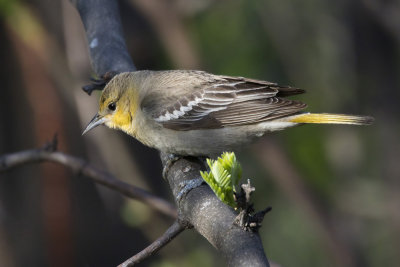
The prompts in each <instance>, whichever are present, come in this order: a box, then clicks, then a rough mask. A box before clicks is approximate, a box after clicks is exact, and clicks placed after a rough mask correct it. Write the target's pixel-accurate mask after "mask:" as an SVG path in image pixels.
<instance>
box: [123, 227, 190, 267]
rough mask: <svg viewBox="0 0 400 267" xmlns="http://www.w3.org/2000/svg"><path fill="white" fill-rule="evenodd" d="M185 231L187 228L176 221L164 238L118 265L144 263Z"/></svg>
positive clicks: (124, 266)
mask: <svg viewBox="0 0 400 267" xmlns="http://www.w3.org/2000/svg"><path fill="white" fill-rule="evenodd" d="M183 230H185V227H184V226H183V225H182V224H180V223H179V221H178V220H176V221H175V222H174V224H172V225H171V227H170V228H168V229H167V231H166V232H165V233H164V234H163V235H162V236H160V237H159V238H157V240H156V241H154V242H153V243H151V244H150V245H149V246H148V247H146V248H145V249H143V250H142V251H140V252H139V253H138V254H136V255H134V256H132V257H131V258H129V259H128V260H126V261H125V262H123V263H121V264H120V265H118V267H129V266H133V265H135V264H137V263H139V262H141V261H143V260H144V259H146V258H148V257H150V256H151V255H153V254H154V253H156V252H157V251H159V250H160V249H161V248H162V247H164V246H165V245H167V244H168V243H169V242H170V241H171V240H172V239H174V238H175V237H176V236H177V235H179V234H180V233H181V232H182V231H183Z"/></svg>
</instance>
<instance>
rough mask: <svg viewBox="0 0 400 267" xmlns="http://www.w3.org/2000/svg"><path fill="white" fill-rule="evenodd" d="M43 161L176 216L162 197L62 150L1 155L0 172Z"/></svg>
mask: <svg viewBox="0 0 400 267" xmlns="http://www.w3.org/2000/svg"><path fill="white" fill-rule="evenodd" d="M44 161H52V162H56V163H59V164H62V165H64V166H67V167H69V168H70V169H72V170H73V171H75V172H76V173H79V174H83V175H85V176H87V177H89V178H91V179H92V180H93V181H95V182H96V183H98V184H102V185H104V186H106V187H108V188H111V189H113V190H115V191H118V192H120V193H122V194H123V195H125V196H127V197H130V198H133V199H137V200H139V201H142V202H144V203H146V204H148V205H149V206H150V207H152V208H154V209H155V210H158V211H160V212H162V213H163V214H165V215H168V216H170V217H172V218H176V217H177V212H176V209H175V207H174V206H173V205H171V204H170V203H169V202H167V201H165V200H164V199H162V198H159V197H157V196H155V195H152V194H151V193H149V192H147V191H145V190H143V189H141V188H139V187H136V186H133V185H131V184H128V183H125V182H123V181H121V180H118V179H116V178H115V177H114V176H112V175H111V174H109V173H107V172H105V171H101V170H99V169H97V168H96V167H94V166H92V165H90V164H89V163H88V162H86V161H84V160H82V159H80V158H76V157H73V156H70V155H67V154H64V153H62V152H57V151H48V150H45V149H32V150H25V151H21V152H16V153H12V154H6V155H2V156H1V157H0V172H4V171H7V170H9V169H11V168H15V167H18V166H21V165H24V164H28V163H36V162H44Z"/></svg>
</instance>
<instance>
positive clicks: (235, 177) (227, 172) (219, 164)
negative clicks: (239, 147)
mask: <svg viewBox="0 0 400 267" xmlns="http://www.w3.org/2000/svg"><path fill="white" fill-rule="evenodd" d="M207 164H208V166H209V167H210V172H202V171H201V172H200V175H201V176H202V177H203V179H204V180H205V181H206V183H207V184H208V185H209V186H210V187H211V189H212V190H213V191H214V193H215V194H216V195H217V197H218V198H219V199H220V200H221V201H222V202H224V203H225V204H228V205H229V206H231V207H234V208H235V207H236V203H235V200H234V197H233V196H234V194H233V192H234V191H235V186H236V185H237V184H238V183H239V180H240V179H241V177H242V167H241V166H240V163H239V162H238V161H237V159H236V156H235V153H233V152H224V153H223V154H222V155H221V157H219V158H218V159H217V160H212V159H207Z"/></svg>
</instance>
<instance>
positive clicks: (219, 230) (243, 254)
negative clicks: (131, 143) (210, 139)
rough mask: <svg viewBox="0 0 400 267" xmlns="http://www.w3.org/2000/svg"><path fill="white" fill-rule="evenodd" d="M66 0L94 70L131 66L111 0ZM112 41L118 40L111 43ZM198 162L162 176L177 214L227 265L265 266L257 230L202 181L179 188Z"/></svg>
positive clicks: (180, 162)
mask: <svg viewBox="0 0 400 267" xmlns="http://www.w3.org/2000/svg"><path fill="white" fill-rule="evenodd" d="M72 3H73V4H74V5H75V7H76V8H77V9H78V11H79V13H80V15H81V18H82V21H83V23H84V26H85V30H86V35H87V39H88V42H89V47H91V48H90V55H91V59H92V64H93V66H94V69H95V71H96V73H97V74H98V75H99V76H100V75H102V74H104V73H105V72H108V71H117V72H122V71H132V70H133V69H134V66H133V63H132V62H131V60H130V58H129V56H128V53H127V51H126V47H125V43H124V42H123V37H122V31H121V26H120V25H119V24H120V19H119V14H118V12H117V7H116V3H115V1H109V0H72ZM105 10H107V12H106V11H105ZM105 15H106V17H107V19H105ZM108 35H109V36H108ZM118 35H119V36H118ZM100 36H102V40H103V41H99V42H98V43H96V45H97V46H96V47H95V48H92V44H93V42H94V39H95V38H96V37H97V38H100ZM99 40H100V39H99ZM113 42H117V43H118V44H121V43H122V44H123V45H120V46H118V48H117V46H116V45H113ZM115 59H118V61H116V60H115ZM121 61H123V62H121ZM124 61H125V62H124ZM114 64H115V65H114ZM170 158H171V157H170V156H168V155H167V154H163V153H162V154H161V159H162V162H163V165H164V166H165V164H166V163H167V162H168V159H170ZM202 167H203V164H202V163H201V161H199V160H198V159H196V158H192V159H187V158H185V159H180V160H178V161H176V162H174V163H173V164H171V166H170V169H169V172H168V174H167V179H168V182H169V184H170V187H171V189H172V192H173V194H174V196H175V199H176V201H177V203H178V207H179V209H178V212H179V213H178V214H179V219H180V220H181V221H182V222H183V223H186V224H187V225H188V226H193V227H194V228H195V229H196V230H197V231H198V232H199V233H200V234H201V235H203V236H204V237H205V238H206V239H207V240H208V241H209V242H210V243H211V244H212V245H213V246H214V247H216V248H217V250H218V251H219V252H220V253H221V254H222V255H223V256H224V257H225V258H226V260H227V262H228V265H229V266H269V264H268V260H267V258H266V256H265V254H264V249H263V246H262V243H261V239H260V236H259V235H258V234H257V233H253V232H248V231H245V230H243V229H241V228H239V227H237V226H235V225H233V222H234V219H235V217H236V214H235V212H234V211H233V209H231V208H230V207H228V206H227V205H225V204H223V203H222V202H221V201H220V200H219V199H218V198H217V197H216V196H215V194H214V193H213V192H212V190H211V189H210V188H209V187H208V186H207V185H204V184H203V185H200V186H197V187H195V188H191V190H190V191H188V190H186V191H182V188H183V189H187V188H188V187H187V186H185V185H188V184H191V182H192V181H194V180H196V179H199V178H200V179H201V177H200V174H199V171H200V170H201V169H202ZM192 184H193V183H192ZM189 188H190V187H189Z"/></svg>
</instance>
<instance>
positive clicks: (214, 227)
mask: <svg viewBox="0 0 400 267" xmlns="http://www.w3.org/2000/svg"><path fill="white" fill-rule="evenodd" d="M169 159H170V157H169V155H168V154H165V153H161V160H162V162H163V165H165V164H166V162H167V161H168V160H169ZM200 170H204V165H203V163H202V161H200V160H199V159H198V158H181V159H179V160H178V161H176V162H174V163H173V164H172V165H171V166H170V169H169V171H168V173H167V180H168V182H169V184H170V187H171V189H172V192H173V194H174V196H175V199H176V202H177V205H178V214H179V217H180V219H181V220H182V221H183V222H186V223H187V224H189V225H192V226H193V227H194V228H195V229H196V230H197V231H198V232H199V233H200V234H201V235H202V236H204V237H205V238H206V239H207V240H208V241H209V242H210V243H211V244H212V245H213V246H214V247H215V248H216V249H217V250H218V251H219V252H220V253H221V254H222V255H223V256H224V257H225V258H226V260H227V263H228V265H229V266H269V264H268V260H267V258H266V256H265V254H264V249H263V246H262V242H261V238H260V236H259V235H258V234H257V233H254V232H251V231H245V230H243V229H242V228H241V227H239V226H237V225H234V224H233V222H234V220H235V218H236V216H237V214H236V213H235V211H234V210H233V209H232V208H230V207H229V206H227V205H225V204H224V203H222V202H221V201H220V200H219V199H218V198H217V196H216V195H215V194H214V192H212V190H211V189H210V187H209V186H208V185H206V184H202V185H201V186H198V187H195V188H193V189H192V190H191V191H189V192H185V194H184V195H183V196H182V188H183V185H186V184H188V183H190V182H191V181H193V180H195V179H202V178H201V176H200Z"/></svg>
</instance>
